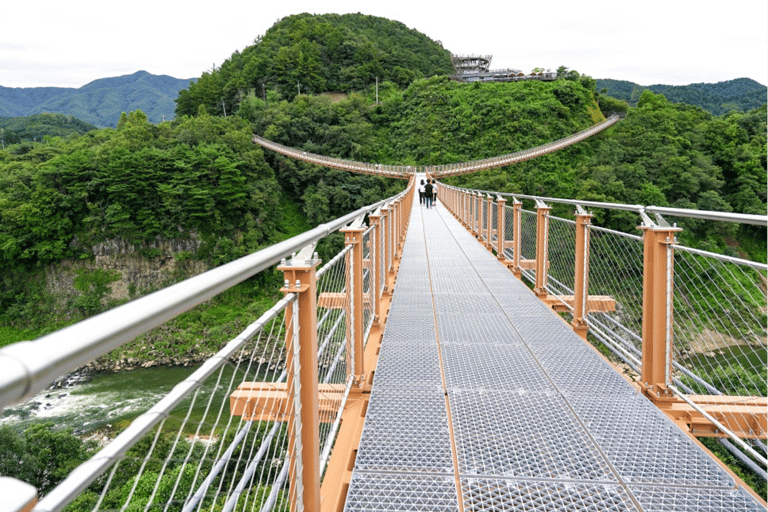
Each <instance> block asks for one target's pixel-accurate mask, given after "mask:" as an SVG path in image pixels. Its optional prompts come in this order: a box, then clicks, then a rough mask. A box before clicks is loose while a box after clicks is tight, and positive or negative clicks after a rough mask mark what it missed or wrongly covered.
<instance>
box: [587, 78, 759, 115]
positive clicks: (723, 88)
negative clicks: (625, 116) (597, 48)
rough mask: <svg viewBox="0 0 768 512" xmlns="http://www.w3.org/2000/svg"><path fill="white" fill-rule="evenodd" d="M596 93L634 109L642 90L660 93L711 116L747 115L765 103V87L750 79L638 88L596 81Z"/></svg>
mask: <svg viewBox="0 0 768 512" xmlns="http://www.w3.org/2000/svg"><path fill="white" fill-rule="evenodd" d="M597 90H598V91H600V92H601V94H604V95H606V96H610V97H613V98H617V99H619V100H621V101H624V102H626V103H629V104H630V105H631V106H633V107H634V106H637V104H638V101H639V100H640V96H641V95H642V93H643V91H650V92H653V93H656V94H662V95H663V96H665V97H666V98H667V99H668V100H669V101H670V102H672V103H687V104H688V105H695V106H699V107H701V108H703V109H704V110H706V111H708V112H710V113H711V114H714V115H717V116H719V115H723V114H727V113H728V112H731V111H733V110H735V111H739V112H747V111H749V110H751V109H754V108H757V107H760V106H763V108H765V104H766V87H765V86H764V85H762V84H759V83H758V82H755V81H754V80H751V79H749V78H737V79H735V80H728V81H725V82H718V83H716V84H704V83H700V84H690V85H651V86H648V87H645V86H642V85H637V84H635V83H633V82H627V81H624V80H610V79H601V80H597Z"/></svg>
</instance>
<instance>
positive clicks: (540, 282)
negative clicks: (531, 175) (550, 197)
mask: <svg viewBox="0 0 768 512" xmlns="http://www.w3.org/2000/svg"><path fill="white" fill-rule="evenodd" d="M551 209H552V208H551V207H549V206H547V205H546V204H544V203H543V202H541V201H539V200H538V199H537V200H536V284H535V286H534V288H533V291H534V293H536V296H537V297H538V298H540V299H542V300H544V299H546V298H547V295H548V294H547V288H546V285H547V258H548V256H549V255H548V254H547V253H548V249H549V211H550V210H551Z"/></svg>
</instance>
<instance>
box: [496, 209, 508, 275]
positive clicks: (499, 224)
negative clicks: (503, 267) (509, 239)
mask: <svg viewBox="0 0 768 512" xmlns="http://www.w3.org/2000/svg"><path fill="white" fill-rule="evenodd" d="M506 204H507V200H506V199H504V198H503V197H501V196H496V257H497V258H498V259H499V260H501V261H504V260H506V259H507V258H506V256H505V255H504V237H505V236H506V219H505V218H504V206H505V205H506Z"/></svg>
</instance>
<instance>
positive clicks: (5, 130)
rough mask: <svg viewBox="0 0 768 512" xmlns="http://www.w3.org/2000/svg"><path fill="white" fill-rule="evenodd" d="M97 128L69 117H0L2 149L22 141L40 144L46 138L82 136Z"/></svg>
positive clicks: (59, 115) (48, 115)
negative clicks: (71, 135)
mask: <svg viewBox="0 0 768 512" xmlns="http://www.w3.org/2000/svg"><path fill="white" fill-rule="evenodd" d="M96 129H97V128H96V127H95V126H94V125H92V124H90V123H86V122H84V121H81V120H79V119H77V118H75V117H72V116H71V115H64V114H37V115H33V116H29V117H0V141H2V147H5V146H8V145H11V144H20V143H21V142H22V141H24V140H33V141H38V142H41V141H43V140H44V139H45V138H46V137H66V136H67V135H70V134H76V135H82V134H84V133H87V132H89V131H91V130H96Z"/></svg>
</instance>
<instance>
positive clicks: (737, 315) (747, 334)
mask: <svg viewBox="0 0 768 512" xmlns="http://www.w3.org/2000/svg"><path fill="white" fill-rule="evenodd" d="M674 276H675V277H674V295H673V296H674V305H673V314H674V323H673V333H674V335H673V358H674V361H675V363H677V365H679V367H682V368H678V369H677V371H676V372H675V374H674V375H675V376H676V377H678V378H679V380H680V382H681V383H683V384H684V385H685V386H686V387H687V388H689V389H690V390H692V391H693V392H694V393H696V394H705V395H710V394H719V393H722V394H725V395H731V396H745V397H748V396H749V397H765V396H766V375H765V366H766V357H767V356H766V318H767V317H766V284H767V283H768V277H767V276H766V272H765V271H764V270H758V269H756V268H752V267H751V266H749V265H747V264H739V263H738V262H737V261H725V260H723V259H720V258H718V257H717V255H715V254H707V253H704V252H701V251H692V250H690V249H687V248H685V247H679V246H676V247H675V257H674ZM683 369H684V370H687V371H688V372H691V373H692V374H694V375H696V376H697V377H699V379H701V381H704V382H706V383H708V384H710V386H711V387H709V386H706V385H704V383H702V382H700V381H698V382H697V381H695V380H694V379H693V377H691V376H690V375H686V374H684V373H683V372H682V370H683ZM712 388H714V389H712ZM763 434H764V433H763Z"/></svg>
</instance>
